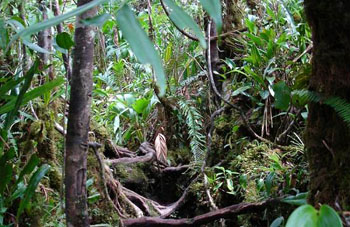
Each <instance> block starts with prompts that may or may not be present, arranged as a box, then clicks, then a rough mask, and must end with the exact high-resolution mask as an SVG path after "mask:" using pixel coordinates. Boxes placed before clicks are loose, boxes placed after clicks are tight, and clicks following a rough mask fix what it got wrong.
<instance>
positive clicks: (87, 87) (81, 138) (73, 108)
mask: <svg viewBox="0 0 350 227" xmlns="http://www.w3.org/2000/svg"><path fill="white" fill-rule="evenodd" d="M88 2H90V0H79V1H78V4H77V5H78V6H81V5H83V4H85V3H88ZM96 11H97V10H96V8H95V9H92V10H89V11H87V12H85V13H83V14H82V15H80V16H78V17H77V20H76V30H75V37H74V40H75V43H76V46H75V48H74V54H73V56H74V57H73V73H72V84H71V93H70V105H69V114H68V128H67V140H66V152H67V153H66V160H65V165H66V168H65V175H66V179H65V185H66V188H65V192H66V216H67V226H68V227H71V226H72V227H77V226H89V218H88V213H87V203H86V200H87V195H86V163H87V160H86V159H87V152H88V132H89V123H90V106H91V97H92V84H93V81H92V71H93V56H94V36H95V31H94V29H93V28H92V27H91V26H84V25H82V24H81V23H80V22H79V21H80V20H81V19H86V18H91V17H93V16H94V15H95V14H96Z"/></svg>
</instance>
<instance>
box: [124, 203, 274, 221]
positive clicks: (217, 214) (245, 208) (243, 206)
mask: <svg viewBox="0 0 350 227" xmlns="http://www.w3.org/2000/svg"><path fill="white" fill-rule="evenodd" d="M278 203H280V199H270V200H266V201H263V202H258V203H240V204H235V205H232V206H228V207H225V208H221V209H218V210H215V211H211V212H208V213H205V214H202V215H199V216H196V217H194V218H181V219H162V218H159V217H142V218H134V219H125V220H122V226H124V227H131V226H132V227H137V226H143V227H145V226H152V227H157V226H164V227H166V226H199V225H203V224H207V223H210V222H212V221H215V220H218V219H220V218H225V219H232V218H233V217H236V216H237V215H239V214H246V213H255V212H260V211H262V210H264V209H265V208H267V207H269V206H273V205H276V204H278Z"/></svg>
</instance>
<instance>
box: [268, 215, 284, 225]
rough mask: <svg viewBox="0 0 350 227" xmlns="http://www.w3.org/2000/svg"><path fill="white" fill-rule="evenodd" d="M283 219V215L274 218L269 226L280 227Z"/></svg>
mask: <svg viewBox="0 0 350 227" xmlns="http://www.w3.org/2000/svg"><path fill="white" fill-rule="evenodd" d="M283 221H284V217H282V216H281V217H278V218H276V219H275V220H274V221H273V222H272V223H271V225H270V227H280V226H281V225H282V223H283Z"/></svg>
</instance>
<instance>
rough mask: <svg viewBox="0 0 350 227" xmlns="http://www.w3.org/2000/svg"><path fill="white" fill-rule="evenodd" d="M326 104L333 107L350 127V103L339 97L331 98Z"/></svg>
mask: <svg viewBox="0 0 350 227" xmlns="http://www.w3.org/2000/svg"><path fill="white" fill-rule="evenodd" d="M324 104H326V105H328V106H330V107H332V108H333V109H334V110H335V112H337V114H338V115H339V116H340V117H341V118H342V119H343V120H344V121H345V122H346V123H347V125H348V127H350V103H348V102H347V101H346V100H344V99H342V98H339V97H330V98H328V99H326V100H325V101H324Z"/></svg>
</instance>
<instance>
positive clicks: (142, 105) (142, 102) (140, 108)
mask: <svg viewBox="0 0 350 227" xmlns="http://www.w3.org/2000/svg"><path fill="white" fill-rule="evenodd" d="M149 103H150V100H149V99H145V98H142V99H138V100H136V102H135V103H134V104H133V105H132V108H134V110H135V111H136V112H137V113H138V114H142V113H143V112H144V110H145V109H146V108H147V106H148V104H149Z"/></svg>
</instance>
